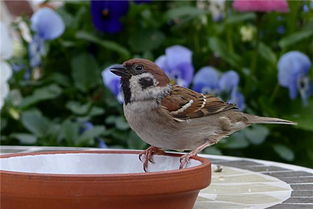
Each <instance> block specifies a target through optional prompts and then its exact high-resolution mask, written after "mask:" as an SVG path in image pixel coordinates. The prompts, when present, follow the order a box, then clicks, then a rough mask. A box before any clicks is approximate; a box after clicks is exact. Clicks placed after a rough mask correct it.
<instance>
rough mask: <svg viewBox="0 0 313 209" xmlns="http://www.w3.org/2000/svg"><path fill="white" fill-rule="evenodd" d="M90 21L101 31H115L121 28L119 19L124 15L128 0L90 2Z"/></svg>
mask: <svg viewBox="0 0 313 209" xmlns="http://www.w3.org/2000/svg"><path fill="white" fill-rule="evenodd" d="M90 8H91V16H92V22H93V25H94V26H95V28H96V29H97V30H99V31H101V32H108V33H117V32H120V31H121V30H122V28H123V25H122V23H121V22H120V19H121V17H122V16H124V15H126V14H127V12H128V8H129V2H128V1H96V0H92V1H91V2H90Z"/></svg>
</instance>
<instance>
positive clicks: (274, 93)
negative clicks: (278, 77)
mask: <svg viewBox="0 0 313 209" xmlns="http://www.w3.org/2000/svg"><path fill="white" fill-rule="evenodd" d="M278 91H279V85H278V84H276V86H275V88H274V91H273V94H272V95H271V97H270V100H269V102H270V104H272V103H273V101H274V99H275V97H276V95H277V93H278Z"/></svg>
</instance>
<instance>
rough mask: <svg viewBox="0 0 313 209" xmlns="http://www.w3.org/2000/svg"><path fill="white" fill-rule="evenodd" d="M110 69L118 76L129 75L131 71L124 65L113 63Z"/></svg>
mask: <svg viewBox="0 0 313 209" xmlns="http://www.w3.org/2000/svg"><path fill="white" fill-rule="evenodd" d="M109 69H110V71H111V72H112V73H114V74H115V75H118V76H121V77H123V76H129V72H128V70H127V69H126V67H125V66H124V65H112V66H111V67H110V68H109Z"/></svg>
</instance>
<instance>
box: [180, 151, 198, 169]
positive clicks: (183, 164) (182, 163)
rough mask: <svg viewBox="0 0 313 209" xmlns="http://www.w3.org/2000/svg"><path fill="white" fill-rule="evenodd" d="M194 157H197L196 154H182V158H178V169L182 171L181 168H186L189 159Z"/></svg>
mask: <svg viewBox="0 0 313 209" xmlns="http://www.w3.org/2000/svg"><path fill="white" fill-rule="evenodd" d="M194 156H197V153H196V152H189V153H187V154H184V155H183V156H181V157H180V166H179V169H183V168H186V167H187V165H188V163H189V161H190V158H192V157H194Z"/></svg>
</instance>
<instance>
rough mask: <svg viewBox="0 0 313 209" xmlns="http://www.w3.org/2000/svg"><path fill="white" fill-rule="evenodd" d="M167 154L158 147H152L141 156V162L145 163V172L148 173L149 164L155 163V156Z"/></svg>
mask: <svg viewBox="0 0 313 209" xmlns="http://www.w3.org/2000/svg"><path fill="white" fill-rule="evenodd" d="M164 153H165V152H164V151H163V150H161V149H160V148H158V147H154V146H150V147H149V148H148V149H146V150H145V151H143V152H142V153H140V154H139V160H140V161H141V162H143V170H144V171H145V172H148V164H149V162H151V163H154V161H153V155H155V154H164Z"/></svg>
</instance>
